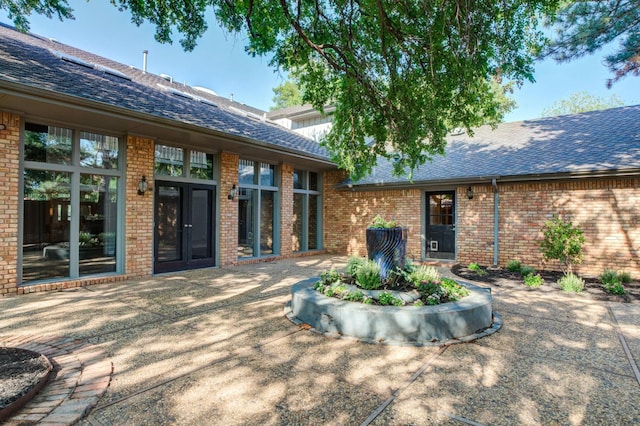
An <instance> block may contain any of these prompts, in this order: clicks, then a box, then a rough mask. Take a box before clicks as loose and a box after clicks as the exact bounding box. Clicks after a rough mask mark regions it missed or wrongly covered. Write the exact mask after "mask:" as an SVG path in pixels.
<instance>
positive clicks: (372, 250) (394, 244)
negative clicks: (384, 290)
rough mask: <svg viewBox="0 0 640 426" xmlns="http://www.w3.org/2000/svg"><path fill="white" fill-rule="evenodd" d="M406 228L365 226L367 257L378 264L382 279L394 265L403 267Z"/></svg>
mask: <svg viewBox="0 0 640 426" xmlns="http://www.w3.org/2000/svg"><path fill="white" fill-rule="evenodd" d="M407 235H408V232H407V228H367V232H366V237H367V257H368V258H369V259H370V260H373V261H374V262H376V263H377V264H378V265H379V266H380V275H381V276H382V279H385V278H387V276H388V275H389V271H392V270H393V269H394V268H395V267H399V268H404V266H405V263H406V255H407Z"/></svg>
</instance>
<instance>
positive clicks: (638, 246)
mask: <svg viewBox="0 0 640 426" xmlns="http://www.w3.org/2000/svg"><path fill="white" fill-rule="evenodd" d="M498 187H499V191H500V193H499V203H500V205H499V210H500V214H499V218H498V221H499V228H500V230H499V234H498V238H499V241H498V243H499V246H498V247H499V254H498V264H499V265H500V266H505V265H506V263H507V262H508V261H509V260H513V259H517V260H519V261H521V262H523V263H525V264H527V265H531V266H533V267H535V268H538V269H541V268H545V269H553V270H560V269H561V265H559V264H558V263H557V262H548V263H547V264H545V263H543V260H542V254H541V253H540V250H539V246H540V240H541V238H542V232H541V229H542V227H543V226H544V223H545V222H546V221H547V220H549V219H551V218H552V217H553V216H554V215H558V216H559V217H560V218H562V219H563V220H570V221H571V222H572V223H573V224H574V226H578V227H579V228H580V229H582V231H583V232H584V234H585V239H586V242H585V244H584V246H583V253H584V261H583V262H582V264H580V265H578V267H577V268H575V269H576V271H577V272H579V273H580V274H583V275H599V274H600V273H601V272H602V271H603V270H604V269H605V268H611V269H615V270H618V271H627V272H629V273H631V274H632V275H633V276H634V277H640V253H639V250H640V211H639V210H638V209H637V206H638V205H639V203H640V179H585V180H580V181H578V180H575V181H566V182H542V183H514V184H498ZM465 191H466V187H465V188H458V194H461V195H462V196H459V197H458V199H457V202H458V225H457V229H458V257H457V258H458V261H459V262H460V263H463V264H465V263H469V262H478V263H480V264H484V265H492V264H493V196H494V195H493V188H492V187H491V186H490V185H487V186H475V187H474V193H475V195H474V198H473V200H468V199H467V198H466V196H465V195H464V193H465Z"/></svg>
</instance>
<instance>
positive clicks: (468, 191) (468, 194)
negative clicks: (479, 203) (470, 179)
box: [467, 187, 473, 200]
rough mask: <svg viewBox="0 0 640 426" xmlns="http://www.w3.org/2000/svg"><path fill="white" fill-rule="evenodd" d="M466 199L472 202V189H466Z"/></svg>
mask: <svg viewBox="0 0 640 426" xmlns="http://www.w3.org/2000/svg"><path fill="white" fill-rule="evenodd" d="M467 198H468V199H470V200H473V188H472V187H468V188H467Z"/></svg>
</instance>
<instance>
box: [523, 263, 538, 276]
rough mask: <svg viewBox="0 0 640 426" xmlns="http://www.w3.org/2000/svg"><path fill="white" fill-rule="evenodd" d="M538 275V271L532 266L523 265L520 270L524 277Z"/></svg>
mask: <svg viewBox="0 0 640 426" xmlns="http://www.w3.org/2000/svg"><path fill="white" fill-rule="evenodd" d="M537 273H538V271H536V270H535V268H534V267H532V266H528V265H522V267H521V268H520V275H522V276H523V277H526V276H527V275H535V274H537Z"/></svg>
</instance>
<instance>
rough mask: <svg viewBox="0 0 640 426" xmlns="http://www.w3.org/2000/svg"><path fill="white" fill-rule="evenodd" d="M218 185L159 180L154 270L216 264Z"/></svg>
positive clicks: (160, 270) (173, 269) (175, 269)
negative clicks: (216, 198)
mask: <svg viewBox="0 0 640 426" xmlns="http://www.w3.org/2000/svg"><path fill="white" fill-rule="evenodd" d="M214 200H215V187H214V186H211V185H202V184H192V183H177V182H159V181H156V183H155V226H154V227H155V232H154V234H155V235H154V272H156V273H158V272H169V271H178V270H183V269H194V268H203V267H207V266H213V265H214V264H215V254H214V244H213V241H214V235H215V233H214V231H215V230H214V211H215V210H214Z"/></svg>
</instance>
